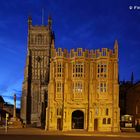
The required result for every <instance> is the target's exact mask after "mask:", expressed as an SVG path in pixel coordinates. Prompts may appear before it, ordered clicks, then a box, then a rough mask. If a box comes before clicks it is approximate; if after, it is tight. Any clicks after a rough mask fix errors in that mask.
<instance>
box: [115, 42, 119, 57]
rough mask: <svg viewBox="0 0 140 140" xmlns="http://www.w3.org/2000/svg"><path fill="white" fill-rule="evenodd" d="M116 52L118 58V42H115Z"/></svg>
mask: <svg viewBox="0 0 140 140" xmlns="http://www.w3.org/2000/svg"><path fill="white" fill-rule="evenodd" d="M114 52H115V56H116V57H117V58H118V41H117V40H115V43H114Z"/></svg>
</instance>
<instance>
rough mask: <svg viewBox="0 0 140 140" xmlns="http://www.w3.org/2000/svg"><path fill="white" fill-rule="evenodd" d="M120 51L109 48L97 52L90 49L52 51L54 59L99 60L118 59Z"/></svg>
mask: <svg viewBox="0 0 140 140" xmlns="http://www.w3.org/2000/svg"><path fill="white" fill-rule="evenodd" d="M117 53H118V51H116V48H114V49H113V50H111V49H108V48H101V49H96V50H93V49H92V50H88V49H82V48H77V49H71V50H70V52H69V51H68V50H67V49H62V48H58V49H53V50H52V58H54V57H59V58H75V57H78V58H89V59H98V58H101V57H102V58H106V57H111V58H117V57H118V54H117Z"/></svg>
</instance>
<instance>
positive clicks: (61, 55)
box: [21, 17, 120, 132]
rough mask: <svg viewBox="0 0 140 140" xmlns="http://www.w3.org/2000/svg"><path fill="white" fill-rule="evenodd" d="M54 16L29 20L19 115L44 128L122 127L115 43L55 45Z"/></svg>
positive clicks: (97, 129) (116, 46) (85, 129)
mask: <svg viewBox="0 0 140 140" xmlns="http://www.w3.org/2000/svg"><path fill="white" fill-rule="evenodd" d="M54 39H55V37H54V32H53V31H52V19H51V18H50V17H49V18H48V25H40V26H34V25H33V24H32V19H31V17H30V18H29V19H28V50H27V59H26V65H25V73H24V81H23V89H22V98H21V118H22V119H23V122H24V123H26V124H35V125H44V126H45V130H47V131H72V130H84V131H91V132H94V131H99V132H103V131H108V132H119V131H120V109H119V83H118V42H117V40H116V41H115V43H114V46H113V49H108V48H101V49H97V50H87V49H82V48H76V49H71V50H70V51H68V50H67V49H62V48H57V49H56V48H55V43H54Z"/></svg>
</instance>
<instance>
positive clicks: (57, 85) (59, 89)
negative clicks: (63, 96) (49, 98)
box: [56, 82, 64, 93]
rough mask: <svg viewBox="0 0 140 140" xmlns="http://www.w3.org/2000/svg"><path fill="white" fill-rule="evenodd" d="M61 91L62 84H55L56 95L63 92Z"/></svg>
mask: <svg viewBox="0 0 140 140" xmlns="http://www.w3.org/2000/svg"><path fill="white" fill-rule="evenodd" d="M63 89H64V84H63V83H62V82H57V84H56V91H57V92H58V93H61V92H63Z"/></svg>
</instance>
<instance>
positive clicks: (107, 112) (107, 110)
mask: <svg viewBox="0 0 140 140" xmlns="http://www.w3.org/2000/svg"><path fill="white" fill-rule="evenodd" d="M105 114H106V116H108V114H109V109H108V108H106V110H105Z"/></svg>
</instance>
